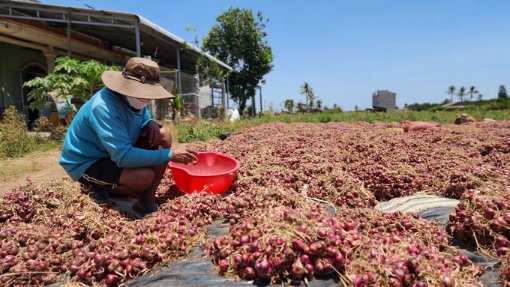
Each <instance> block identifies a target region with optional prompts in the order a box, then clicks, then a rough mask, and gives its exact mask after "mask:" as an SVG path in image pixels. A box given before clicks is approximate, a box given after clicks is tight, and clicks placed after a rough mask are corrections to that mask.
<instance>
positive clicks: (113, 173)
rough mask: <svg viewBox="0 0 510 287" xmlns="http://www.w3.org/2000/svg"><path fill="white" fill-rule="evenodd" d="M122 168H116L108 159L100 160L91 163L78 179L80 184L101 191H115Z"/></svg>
mask: <svg viewBox="0 0 510 287" xmlns="http://www.w3.org/2000/svg"><path fill="white" fill-rule="evenodd" d="M122 170H124V168H122V167H118V166H117V164H116V163H115V162H113V161H112V160H111V159H110V158H102V159H100V160H98V161H96V162H95V163H93V164H92V165H91V166H90V167H89V168H88V169H87V170H86V171H85V173H83V175H82V176H81V177H80V179H78V181H79V182H80V183H83V184H90V185H94V186H97V187H101V188H103V189H116V188H117V186H119V181H120V175H121V174H122Z"/></svg>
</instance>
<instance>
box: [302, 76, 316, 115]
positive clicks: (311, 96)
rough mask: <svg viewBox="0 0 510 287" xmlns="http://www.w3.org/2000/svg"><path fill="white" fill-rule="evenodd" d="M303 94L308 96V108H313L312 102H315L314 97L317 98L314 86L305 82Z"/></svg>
mask: <svg viewBox="0 0 510 287" xmlns="http://www.w3.org/2000/svg"><path fill="white" fill-rule="evenodd" d="M301 94H302V95H305V98H306V105H307V106H308V109H311V108H312V107H311V105H310V104H311V103H313V99H315V95H314V94H313V89H312V87H311V86H310V85H309V84H308V83H307V82H304V83H303V85H302V86H301Z"/></svg>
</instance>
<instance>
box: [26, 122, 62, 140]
mask: <svg viewBox="0 0 510 287" xmlns="http://www.w3.org/2000/svg"><path fill="white" fill-rule="evenodd" d="M33 130H34V131H35V132H48V133H50V136H49V138H48V139H50V140H57V141H58V140H62V139H63V138H64V136H65V134H66V131H67V128H66V127H65V126H62V125H54V124H52V123H51V122H50V121H49V120H48V118H46V117H44V116H43V117H39V118H38V119H37V120H35V121H34V129H33Z"/></svg>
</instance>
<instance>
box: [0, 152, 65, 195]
mask: <svg viewBox="0 0 510 287" xmlns="http://www.w3.org/2000/svg"><path fill="white" fill-rule="evenodd" d="M59 153H60V149H55V150H51V151H46V152H40V153H32V154H29V155H27V156H25V157H22V158H16V159H6V160H2V161H0V195H3V194H4V193H5V192H8V191H10V190H12V188H14V187H16V186H19V185H23V184H25V183H26V181H27V179H29V180H31V181H33V182H35V183H36V184H42V183H47V182H49V181H52V180H60V179H62V178H63V177H67V174H66V173H65V171H64V169H63V168H62V167H61V166H60V165H59V164H58V157H59Z"/></svg>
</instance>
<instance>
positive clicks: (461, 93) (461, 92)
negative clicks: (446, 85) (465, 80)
mask: <svg viewBox="0 0 510 287" xmlns="http://www.w3.org/2000/svg"><path fill="white" fill-rule="evenodd" d="M464 96H466V88H464V87H463V86H462V87H460V89H459V91H458V92H457V97H459V99H460V101H461V102H463V101H464Z"/></svg>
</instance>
